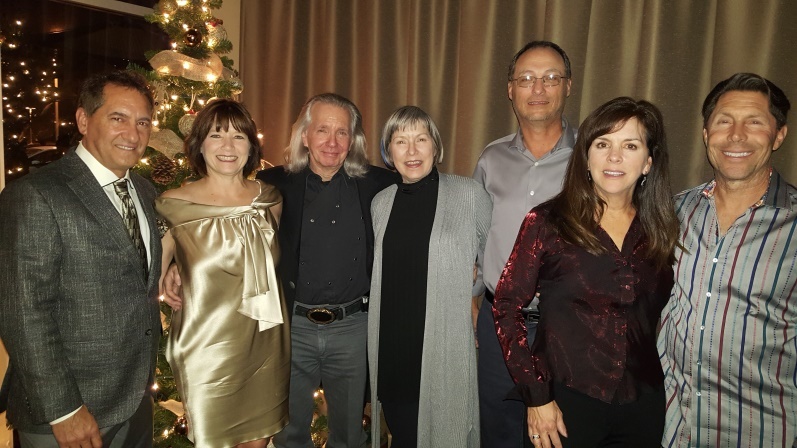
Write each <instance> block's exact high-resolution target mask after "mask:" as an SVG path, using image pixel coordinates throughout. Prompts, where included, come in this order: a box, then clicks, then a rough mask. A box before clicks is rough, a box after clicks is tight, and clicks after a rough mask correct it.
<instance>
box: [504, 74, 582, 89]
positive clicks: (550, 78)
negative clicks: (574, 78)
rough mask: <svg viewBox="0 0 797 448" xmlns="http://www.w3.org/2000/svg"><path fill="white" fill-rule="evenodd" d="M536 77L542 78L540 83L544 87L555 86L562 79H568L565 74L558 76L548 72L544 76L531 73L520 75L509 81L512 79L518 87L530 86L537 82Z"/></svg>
mask: <svg viewBox="0 0 797 448" xmlns="http://www.w3.org/2000/svg"><path fill="white" fill-rule="evenodd" d="M538 79H541V80H542V85H544V86H545V87H556V86H558V85H559V83H560V82H562V80H563V79H568V78H567V76H559V75H555V74H553V73H549V74H547V75H545V76H540V77H539V78H537V77H534V76H531V75H521V76H518V77H517V78H515V79H510V81H514V82H515V83H516V84H517V85H518V87H524V88H525V87H531V86H533V85H534V83H535V82H537V80H538Z"/></svg>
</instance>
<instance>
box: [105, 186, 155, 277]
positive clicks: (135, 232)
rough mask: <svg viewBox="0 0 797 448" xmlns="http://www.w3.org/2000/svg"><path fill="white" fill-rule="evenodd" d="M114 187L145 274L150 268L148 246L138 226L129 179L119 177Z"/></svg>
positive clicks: (128, 232) (123, 217)
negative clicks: (129, 189)
mask: <svg viewBox="0 0 797 448" xmlns="http://www.w3.org/2000/svg"><path fill="white" fill-rule="evenodd" d="M113 189H114V190H116V194H117V196H119V199H121V200H122V219H124V221H125V227H126V228H127V234H128V235H130V239H131V240H133V244H134V245H135V246H136V249H137V250H138V255H139V256H140V257H141V264H142V266H143V267H144V274H145V275H146V274H147V271H148V270H149V263H147V248H146V246H144V241H143V240H142V239H141V231H140V230H139V228H138V214H136V206H135V204H133V198H131V197H130V192H129V191H128V189H127V179H119V180H117V181H116V182H114V183H113Z"/></svg>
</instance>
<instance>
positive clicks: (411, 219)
mask: <svg viewBox="0 0 797 448" xmlns="http://www.w3.org/2000/svg"><path fill="white" fill-rule="evenodd" d="M438 180H439V175H438V173H437V169H436V168H434V167H433V168H432V171H431V172H430V173H429V174H428V175H427V176H426V177H424V178H423V179H421V180H419V181H418V182H415V183H412V184H399V185H398V189H397V190H396V197H395V199H394V201H393V209H392V210H391V211H390V218H389V219H388V223H387V227H386V228H385V236H384V240H383V242H382V303H381V311H380V329H379V382H378V384H379V385H378V388H377V395H378V396H379V399H380V400H389V401H402V402H404V401H409V402H413V401H414V402H417V401H418V399H419V392H420V384H421V353H422V351H423V333H424V323H425V321H426V278H427V275H428V265H429V237H430V235H431V233H432V224H433V223H434V216H435V210H436V208H437V190H438V186H439V182H438Z"/></svg>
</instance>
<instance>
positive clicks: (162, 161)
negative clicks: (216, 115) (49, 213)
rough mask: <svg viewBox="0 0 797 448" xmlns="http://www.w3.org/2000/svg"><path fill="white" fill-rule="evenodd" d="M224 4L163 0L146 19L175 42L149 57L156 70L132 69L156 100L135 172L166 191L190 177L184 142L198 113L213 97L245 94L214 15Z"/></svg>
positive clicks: (218, 0)
mask: <svg viewBox="0 0 797 448" xmlns="http://www.w3.org/2000/svg"><path fill="white" fill-rule="evenodd" d="M221 5H222V0H162V1H160V2H158V3H157V4H156V5H155V7H154V8H153V13H152V14H150V15H149V16H147V17H145V18H146V20H147V21H148V22H150V23H156V24H158V25H159V26H160V27H161V28H162V29H163V30H164V31H165V32H166V33H167V34H168V35H169V38H170V40H171V49H165V50H161V51H151V52H148V54H147V55H146V56H147V59H148V60H149V63H150V65H151V66H152V70H147V69H145V68H143V67H139V66H135V65H131V66H130V67H129V69H131V70H135V71H138V72H140V73H142V74H143V75H144V76H146V78H147V80H148V81H149V83H150V86H151V87H152V90H153V92H154V95H155V117H154V121H153V125H154V129H153V132H152V136H151V137H150V143H149V146H150V149H148V151H147V153H146V154H145V155H144V157H143V158H142V159H141V162H140V163H139V164H138V165H137V166H136V168H135V170H136V171H137V172H138V173H139V174H141V175H143V176H144V177H146V178H148V179H151V180H152V181H153V183H154V184H155V186H156V187H157V188H158V189H159V190H161V191H163V190H167V189H170V188H175V187H178V186H180V184H181V183H182V182H183V181H184V180H185V179H186V178H187V177H190V175H191V173H190V170H189V168H188V165H187V163H186V161H185V158H184V156H183V154H182V150H183V140H184V139H185V137H186V136H187V135H188V133H189V132H190V130H191V125H192V124H193V121H194V117H195V114H196V112H197V111H199V110H200V109H202V107H204V105H205V104H206V103H207V102H208V101H211V100H213V99H214V98H232V97H234V96H235V95H238V94H240V93H241V91H242V90H243V86H242V84H241V80H240V79H239V78H238V72H236V71H235V70H233V60H232V59H230V58H228V57H227V56H226V54H228V53H229V52H230V50H231V49H232V43H231V42H230V40H229V39H228V38H227V33H226V31H225V30H224V26H223V23H222V21H221V20H220V19H218V18H216V17H214V16H213V13H212V11H213V10H214V9H218V8H220V7H221Z"/></svg>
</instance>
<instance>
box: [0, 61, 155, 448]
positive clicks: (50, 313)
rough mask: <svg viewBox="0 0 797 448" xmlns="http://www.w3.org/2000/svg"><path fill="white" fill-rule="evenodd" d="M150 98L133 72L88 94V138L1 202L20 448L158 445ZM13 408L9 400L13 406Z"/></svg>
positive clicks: (2, 281)
mask: <svg viewBox="0 0 797 448" xmlns="http://www.w3.org/2000/svg"><path fill="white" fill-rule="evenodd" d="M153 105H154V102H153V99H152V94H151V93H150V92H149V89H148V87H147V84H146V81H145V80H144V79H143V78H142V77H140V76H139V75H136V74H133V73H128V72H113V73H108V74H102V75H95V76H92V77H91V78H89V79H88V80H87V81H86V82H85V83H84V85H83V89H82V91H81V94H80V100H79V105H78V110H77V114H76V116H77V123H78V129H79V130H80V133H81V134H82V135H83V140H82V141H81V143H80V145H78V147H77V150H75V151H72V152H70V153H68V154H67V155H66V156H64V158H62V159H61V160H59V161H57V162H55V163H52V164H51V165H49V166H47V167H45V168H42V169H41V170H39V171H37V172H36V173H33V174H30V175H28V176H26V177H24V178H22V179H19V180H17V181H15V182H14V183H13V184H11V185H10V186H9V187H8V188H7V189H6V190H5V191H3V193H2V194H0V260H2V262H3V265H4V266H3V269H2V270H0V337H2V339H3V342H4V343H5V344H6V347H7V348H8V352H9V355H10V368H9V372H8V373H7V374H6V378H5V386H6V387H7V388H8V402H7V406H8V420H9V421H10V423H11V424H12V425H13V426H14V427H15V428H16V429H17V430H18V433H19V438H20V441H21V443H22V446H23V447H34V446H35V447H56V446H60V447H97V448H98V447H101V446H110V447H145V446H152V397H151V394H150V393H149V392H148V391H149V385H150V383H151V381H152V379H153V378H154V375H153V373H154V368H155V360H156V355H157V346H158V339H159V337H160V314H159V309H158V300H157V293H158V278H159V275H160V271H161V269H160V266H161V247H160V238H159V234H158V231H157V228H156V226H155V219H154V215H155V212H154V210H153V208H152V203H153V200H154V199H155V194H156V192H155V189H154V188H153V187H152V186H151V185H150V184H149V183H148V182H147V181H146V180H144V179H143V178H141V177H140V176H137V175H135V174H131V173H130V172H129V169H130V168H131V167H132V166H133V165H135V164H136V163H137V162H138V160H139V158H140V157H141V156H142V155H143V154H144V150H145V149H146V147H147V142H148V141H149V136H150V131H151V116H152V110H153ZM4 404H5V403H4Z"/></svg>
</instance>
